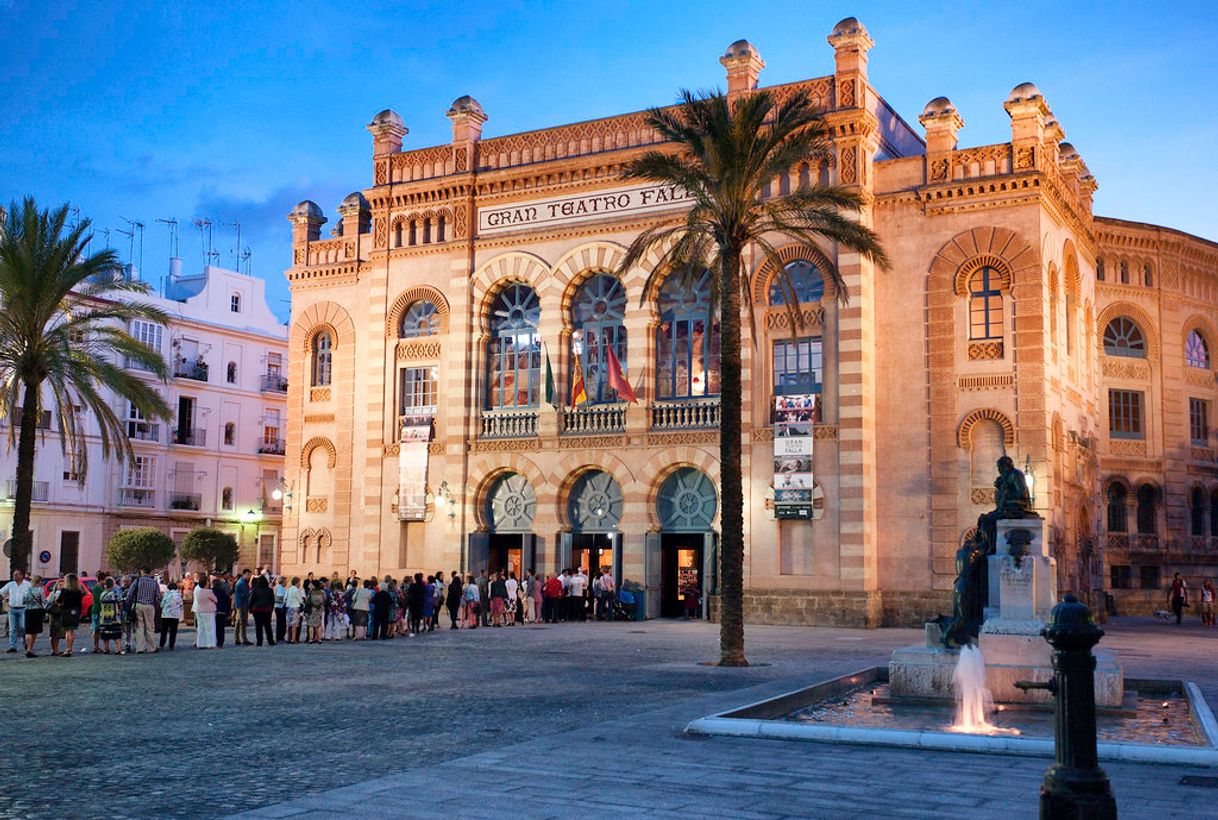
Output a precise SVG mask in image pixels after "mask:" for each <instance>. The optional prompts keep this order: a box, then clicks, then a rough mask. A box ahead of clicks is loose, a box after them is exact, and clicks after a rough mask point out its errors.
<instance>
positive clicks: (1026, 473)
mask: <svg viewBox="0 0 1218 820" xmlns="http://www.w3.org/2000/svg"><path fill="white" fill-rule="evenodd" d="M1023 477H1024V478H1025V479H1026V480H1027V482H1028V498H1029V500H1030V501H1031V502H1032V506H1036V476H1035V475H1033V473H1032V454H1031V453H1029V454H1028V455H1026V456H1025V457H1024V461H1023Z"/></svg>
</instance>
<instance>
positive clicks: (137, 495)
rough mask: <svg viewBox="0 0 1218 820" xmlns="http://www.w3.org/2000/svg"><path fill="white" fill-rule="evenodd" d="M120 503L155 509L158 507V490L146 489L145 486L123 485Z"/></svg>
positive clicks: (119, 498)
mask: <svg viewBox="0 0 1218 820" xmlns="http://www.w3.org/2000/svg"><path fill="white" fill-rule="evenodd" d="M118 503H119V506H122V507H141V508H143V509H153V508H155V507H156V490H146V489H144V488H143V487H123V488H122V489H121V490H119V493H118Z"/></svg>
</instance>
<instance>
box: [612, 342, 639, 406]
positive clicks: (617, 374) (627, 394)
mask: <svg viewBox="0 0 1218 820" xmlns="http://www.w3.org/2000/svg"><path fill="white" fill-rule="evenodd" d="M605 352H606V353H608V354H609V356H608V364H609V372H608V373H607V374H606V375H607V376H608V379H609V386H610V387H612V388H613V389H614V390H616V391H617V394H618V397H619V398H623V399H625V400H626V401H628V402H630V403H631V404H638V403H639V399H638V396H636V395H634V388H633V387H631V386H630V382H628V381H626V374H625V373H623V372H622V363H621V362H619V361H618V360H617V354H616V353H614V352H613V345H611V344H608V345H605Z"/></svg>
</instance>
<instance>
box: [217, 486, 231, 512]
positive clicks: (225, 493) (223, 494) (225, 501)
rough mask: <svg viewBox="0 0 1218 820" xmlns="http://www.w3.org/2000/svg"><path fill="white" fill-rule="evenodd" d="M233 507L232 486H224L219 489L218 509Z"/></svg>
mask: <svg viewBox="0 0 1218 820" xmlns="http://www.w3.org/2000/svg"><path fill="white" fill-rule="evenodd" d="M232 508H233V488H232V487H225V488H224V489H223V490H221V491H220V509H222V510H232Z"/></svg>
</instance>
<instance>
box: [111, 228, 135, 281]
mask: <svg viewBox="0 0 1218 820" xmlns="http://www.w3.org/2000/svg"><path fill="white" fill-rule="evenodd" d="M119 218H120V219H121V218H122V217H119ZM114 232H115V233H121V234H122V235H123V236H125V237H127V240H128V243H129V248H130V250H129V252H128V254H127V264H131V257H132V255H134V253H135V231H124V230H123V229H122V228H115V229H114ZM126 277H127V271H126V268H125V266H124V269H123V278H124V279H125V278H126Z"/></svg>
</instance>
